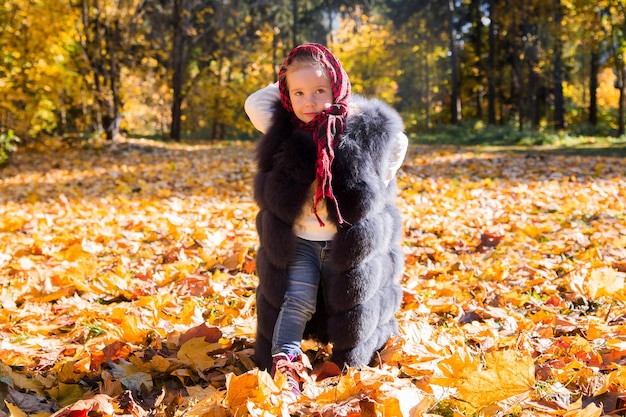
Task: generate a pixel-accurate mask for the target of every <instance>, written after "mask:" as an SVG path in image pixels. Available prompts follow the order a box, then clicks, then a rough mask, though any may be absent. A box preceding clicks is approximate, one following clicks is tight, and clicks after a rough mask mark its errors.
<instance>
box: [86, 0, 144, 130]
mask: <svg viewBox="0 0 626 417" xmlns="http://www.w3.org/2000/svg"><path fill="white" fill-rule="evenodd" d="M74 7H76V8H77V9H78V10H80V19H79V21H78V22H77V23H78V28H79V33H78V37H77V38H78V42H79V44H80V46H81V50H82V58H83V65H79V66H78V68H79V71H80V72H81V74H82V75H83V78H84V80H85V83H86V84H87V85H88V86H89V87H90V91H91V93H92V95H93V97H94V101H95V109H94V110H95V113H96V121H97V124H98V126H101V127H102V129H103V130H104V131H105V133H106V137H107V139H110V140H113V139H115V138H116V137H117V136H118V135H119V132H120V124H121V119H122V107H123V102H122V94H123V93H122V92H121V91H120V85H121V73H122V69H123V68H124V67H127V66H132V65H133V63H134V60H133V58H134V54H133V47H134V46H135V45H136V35H137V31H138V27H139V26H140V25H141V23H142V22H143V13H144V8H143V2H142V1H140V0H80V2H78V3H75V4H74Z"/></svg>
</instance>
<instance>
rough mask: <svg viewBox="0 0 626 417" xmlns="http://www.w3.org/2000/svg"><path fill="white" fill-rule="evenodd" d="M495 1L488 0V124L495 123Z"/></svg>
mask: <svg viewBox="0 0 626 417" xmlns="http://www.w3.org/2000/svg"><path fill="white" fill-rule="evenodd" d="M495 9H496V5H495V1H494V0H489V52H488V54H489V55H488V63H487V119H488V122H489V124H490V125H493V124H495V123H496V82H495V74H494V71H495V68H496V33H495V31H496V27H495Z"/></svg>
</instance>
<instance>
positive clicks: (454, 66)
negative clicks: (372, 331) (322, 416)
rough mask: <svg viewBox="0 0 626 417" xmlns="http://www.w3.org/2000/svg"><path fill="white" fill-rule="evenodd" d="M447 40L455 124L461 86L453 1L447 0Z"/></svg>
mask: <svg viewBox="0 0 626 417" xmlns="http://www.w3.org/2000/svg"><path fill="white" fill-rule="evenodd" d="M448 38H449V48H450V67H451V70H452V80H451V83H452V97H451V101H452V102H451V109H450V110H451V116H452V123H453V124H457V123H458V122H459V121H460V120H461V114H462V111H461V94H460V91H461V86H460V84H461V83H460V81H459V64H458V57H457V50H456V30H455V29H454V0H448Z"/></svg>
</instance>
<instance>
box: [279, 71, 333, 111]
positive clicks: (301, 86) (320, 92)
mask: <svg viewBox="0 0 626 417" xmlns="http://www.w3.org/2000/svg"><path fill="white" fill-rule="evenodd" d="M286 77H287V86H288V88H289V98H290V99H291V105H292V106H293V112H294V113H295V114H296V117H297V118H298V119H300V120H302V121H303V122H305V123H308V122H310V121H311V120H313V119H314V118H315V116H317V114H318V113H319V112H321V111H322V110H324V109H325V108H327V107H329V106H330V105H331V104H332V103H333V92H332V86H331V85H330V79H329V78H328V76H327V75H326V73H325V72H324V70H322V69H321V68H319V67H317V66H313V65H305V66H301V67H297V68H294V69H292V70H291V71H289V72H287V75H286Z"/></svg>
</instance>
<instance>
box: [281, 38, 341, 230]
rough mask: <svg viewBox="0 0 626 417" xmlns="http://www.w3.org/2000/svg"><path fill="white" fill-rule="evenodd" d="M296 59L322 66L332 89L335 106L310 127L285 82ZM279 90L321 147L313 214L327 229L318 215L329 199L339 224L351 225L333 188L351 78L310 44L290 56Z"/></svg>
mask: <svg viewBox="0 0 626 417" xmlns="http://www.w3.org/2000/svg"><path fill="white" fill-rule="evenodd" d="M295 57H310V58H311V63H312V64H313V65H318V64H319V65H320V66H321V67H323V69H324V70H325V72H326V75H327V76H328V77H329V79H330V84H331V86H332V93H333V103H331V105H330V107H328V108H327V109H326V110H323V111H322V112H320V113H319V114H318V115H317V116H316V117H315V118H314V119H313V120H311V121H310V122H308V123H304V122H303V121H301V120H300V119H298V118H297V117H296V115H295V113H294V111H293V106H292V104H291V99H290V97H289V89H288V87H287V82H286V79H285V74H286V72H287V71H288V69H289V67H290V65H291V64H292V62H293V60H294V58H295ZM278 88H279V90H280V101H281V104H282V105H283V107H284V108H285V109H286V110H287V111H289V112H290V113H291V119H292V123H293V124H294V125H295V126H297V127H299V128H301V129H303V130H305V131H307V132H311V133H312V135H313V140H314V141H315V143H316V144H317V162H316V164H315V175H316V179H317V191H316V193H315V200H314V203H313V210H314V212H315V215H316V216H317V220H318V221H319V223H320V225H321V226H323V225H324V222H323V221H322V219H321V218H320V217H319V215H318V214H317V204H318V203H319V201H320V200H321V199H323V198H328V199H330V200H331V201H332V202H333V203H334V205H335V210H336V212H337V219H338V221H339V224H343V223H346V224H348V222H347V221H345V220H344V219H343V217H342V216H341V213H340V212H339V205H338V204H337V199H336V198H335V195H334V194H333V187H332V184H331V182H332V178H333V174H332V170H331V167H332V163H333V159H334V158H335V148H336V147H337V145H338V144H339V138H340V137H341V135H342V134H343V132H344V130H345V127H346V118H347V116H348V99H349V98H350V79H349V78H348V74H346V71H345V70H344V69H343V67H342V66H341V63H340V62H339V59H337V57H336V56H335V55H333V54H332V53H331V52H330V51H329V50H328V49H327V48H326V47H324V46H322V45H320V44H316V43H308V44H304V45H300V46H297V47H296V48H294V49H293V50H292V51H291V53H290V54H289V56H287V58H286V59H285V62H284V63H283V65H282V66H281V68H280V72H279V74H278Z"/></svg>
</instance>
